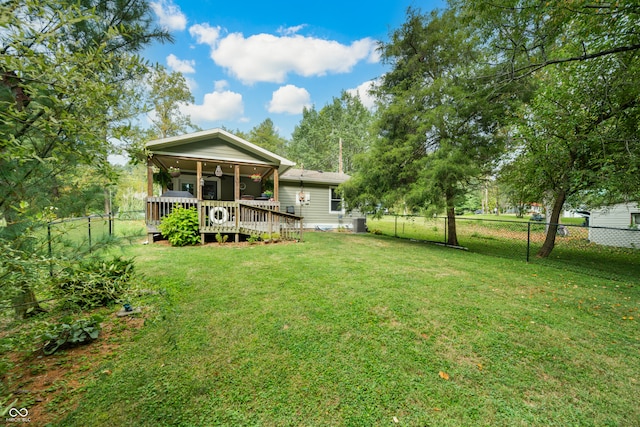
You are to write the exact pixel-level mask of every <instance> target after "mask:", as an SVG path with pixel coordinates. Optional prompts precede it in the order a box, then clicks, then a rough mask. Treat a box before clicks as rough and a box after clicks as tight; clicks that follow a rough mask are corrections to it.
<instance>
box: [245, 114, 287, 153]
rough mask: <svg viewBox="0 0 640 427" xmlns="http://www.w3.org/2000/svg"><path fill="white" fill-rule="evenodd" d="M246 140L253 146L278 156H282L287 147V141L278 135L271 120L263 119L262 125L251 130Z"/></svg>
mask: <svg viewBox="0 0 640 427" xmlns="http://www.w3.org/2000/svg"><path fill="white" fill-rule="evenodd" d="M248 140H249V141H250V142H252V143H253V144H256V145H259V146H260V147H262V148H264V149H266V150H269V151H271V152H273V153H276V154H280V155H284V151H285V147H286V145H287V140H286V139H284V138H283V137H281V136H280V135H279V134H278V131H277V130H276V127H275V125H274V124H273V121H272V120H271V119H265V120H264V121H263V122H262V123H260V124H259V125H257V126H256V127H254V128H253V129H251V131H250V132H249V135H248Z"/></svg>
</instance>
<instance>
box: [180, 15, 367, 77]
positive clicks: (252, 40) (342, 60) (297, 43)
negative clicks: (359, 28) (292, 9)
mask: <svg viewBox="0 0 640 427" xmlns="http://www.w3.org/2000/svg"><path fill="white" fill-rule="evenodd" d="M299 29H300V27H291V28H288V29H281V32H286V33H287V34H292V33H294V32H295V31H298V30H299ZM189 32H190V33H191V35H192V36H194V37H195V38H196V41H197V43H204V44H208V45H209V46H210V47H211V59H213V61H214V62H215V63H216V64H217V65H219V66H221V67H223V68H226V69H227V70H228V72H229V73H230V74H231V75H232V76H234V77H236V78H237V79H239V80H240V81H242V82H243V83H245V84H253V83H256V82H272V83H283V82H284V81H285V80H286V77H287V75H288V74H289V73H294V74H298V75H300V76H304V77H310V76H323V75H325V74H328V73H348V72H350V71H351V70H352V69H353V67H354V66H355V65H356V64H357V63H358V62H360V61H363V60H365V61H369V62H371V61H372V60H376V58H378V59H379V57H378V56H377V55H378V54H377V53H376V42H375V41H374V40H373V39H370V38H364V39H360V40H357V41H354V42H353V43H351V44H350V45H344V44H341V43H338V42H336V41H332V40H324V39H319V38H314V37H305V36H300V35H286V36H281V37H279V36H274V35H271V34H257V35H253V36H250V37H247V38H245V37H244V35H243V34H241V33H232V34H228V35H226V36H225V37H222V38H221V37H220V28H219V27H217V28H212V27H210V26H209V25H206V24H203V25H200V24H198V25H194V26H192V27H191V28H190V29H189Z"/></svg>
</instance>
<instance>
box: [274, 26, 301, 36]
mask: <svg viewBox="0 0 640 427" xmlns="http://www.w3.org/2000/svg"><path fill="white" fill-rule="evenodd" d="M304 27H306V25H305V24H302V25H296V26H295V27H280V28H278V34H282V35H283V36H291V35H293V34H295V33H297V32H298V31H300V30H301V29H303V28H304Z"/></svg>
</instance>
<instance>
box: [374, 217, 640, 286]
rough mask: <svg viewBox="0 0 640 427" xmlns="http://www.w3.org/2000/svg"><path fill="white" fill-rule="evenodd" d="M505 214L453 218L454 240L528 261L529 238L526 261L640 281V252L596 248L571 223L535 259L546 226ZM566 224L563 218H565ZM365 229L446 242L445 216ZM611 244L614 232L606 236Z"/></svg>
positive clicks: (393, 220) (387, 221) (379, 222)
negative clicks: (545, 255) (566, 233)
mask: <svg viewBox="0 0 640 427" xmlns="http://www.w3.org/2000/svg"><path fill="white" fill-rule="evenodd" d="M506 217H507V216H506V215H501V216H500V217H499V218H501V219H496V217H495V216H492V217H488V216H483V215H473V216H467V215H465V216H460V217H456V229H457V236H458V242H459V244H460V245H461V246H463V247H465V248H466V249H468V250H469V251H470V252H474V253H478V254H484V255H491V256H499V257H504V258H512V259H514V260H517V261H521V262H526V260H527V240H528V239H529V240H530V247H529V262H530V263H535V264H543V265H545V266H553V267H556V268H560V269H563V270H572V271H576V272H582V273H587V274H590V275H594V276H598V277H601V278H604V279H609V280H611V279H615V280H623V281H625V280H626V281H636V280H639V278H640V250H639V249H631V248H618V247H614V246H604V245H596V244H595V243H592V242H590V241H589V229H588V228H586V227H581V226H579V225H576V224H574V225H570V226H569V227H568V229H569V236H566V237H561V236H558V237H557V238H556V240H555V247H554V250H553V252H552V253H551V256H549V257H548V258H545V259H540V258H537V257H536V256H535V255H536V253H537V252H538V250H539V249H540V248H541V247H542V244H543V242H544V239H545V224H544V223H539V222H529V221H528V220H526V219H525V220H522V219H517V218H516V217H515V216H511V217H510V219H506ZM563 222H564V220H563ZM367 225H368V227H369V229H370V230H372V231H374V232H375V233H381V234H384V235H387V236H396V237H400V238H404V239H417V240H427V241H432V242H440V243H443V242H444V241H445V236H444V234H445V218H442V217H438V218H425V217H401V216H398V217H395V216H384V217H382V218H378V219H374V218H368V219H367ZM610 233H611V234H610V235H611V241H612V242H613V241H615V237H616V235H617V234H615V233H613V232H610Z"/></svg>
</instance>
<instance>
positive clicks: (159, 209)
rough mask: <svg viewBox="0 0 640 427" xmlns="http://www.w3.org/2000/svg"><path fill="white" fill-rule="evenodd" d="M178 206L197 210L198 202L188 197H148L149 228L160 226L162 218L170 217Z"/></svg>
mask: <svg viewBox="0 0 640 427" xmlns="http://www.w3.org/2000/svg"><path fill="white" fill-rule="evenodd" d="M176 204H178V205H181V206H182V207H184V208H187V209H188V208H191V207H196V208H197V207H198V200H197V199H193V198H188V197H147V209H146V223H147V227H154V228H155V227H157V226H158V225H160V221H161V220H162V217H164V216H165V215H169V214H170V213H171V211H172V210H173V207H174V206H175V205H176Z"/></svg>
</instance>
